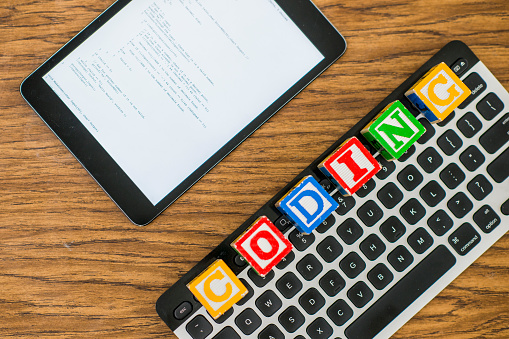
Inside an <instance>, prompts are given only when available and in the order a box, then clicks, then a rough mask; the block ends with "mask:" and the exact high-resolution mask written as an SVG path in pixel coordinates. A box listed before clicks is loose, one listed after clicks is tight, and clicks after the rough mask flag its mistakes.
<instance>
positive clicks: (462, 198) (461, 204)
mask: <svg viewBox="0 0 509 339" xmlns="http://www.w3.org/2000/svg"><path fill="white" fill-rule="evenodd" d="M447 207H448V208H449V210H450V211H451V212H452V214H454V215H455V216H456V218H458V219H460V218H463V217H464V216H465V215H466V214H467V213H468V212H470V210H472V208H473V207H474V205H473V204H472V202H471V201H470V199H468V197H467V196H466V195H465V193H463V192H459V193H456V194H455V195H454V196H453V197H452V198H451V200H449V201H448V202H447Z"/></svg>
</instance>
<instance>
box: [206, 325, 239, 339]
mask: <svg viewBox="0 0 509 339" xmlns="http://www.w3.org/2000/svg"><path fill="white" fill-rule="evenodd" d="M212 339H241V338H240V335H239V334H238V333H237V332H235V330H234V329H233V328H231V327H230V326H226V327H225V328H223V329H222V330H221V331H220V332H219V333H218V334H216V335H215V336H214V337H213V338H212Z"/></svg>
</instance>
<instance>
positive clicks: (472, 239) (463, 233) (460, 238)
mask: <svg viewBox="0 0 509 339" xmlns="http://www.w3.org/2000/svg"><path fill="white" fill-rule="evenodd" d="M480 241H481V235H480V234H479V233H477V231H476V230H475V229H474V228H473V227H472V225H470V224H469V223H468V222H466V223H464V224H463V225H461V226H460V227H459V228H458V229H457V230H456V231H454V232H453V233H452V234H451V235H450V236H449V244H451V246H452V247H453V248H454V250H455V251H456V252H457V253H458V254H459V255H466V254H467V253H468V252H470V251H471V250H472V249H473V248H474V247H475V246H476V245H477V244H478V243H479V242H480Z"/></svg>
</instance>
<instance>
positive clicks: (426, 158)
mask: <svg viewBox="0 0 509 339" xmlns="http://www.w3.org/2000/svg"><path fill="white" fill-rule="evenodd" d="M417 162H418V163H419V165H420V166H421V167H422V169H423V170H424V171H425V172H426V173H433V172H435V171H436V169H437V168H439V167H440V166H441V165H442V163H443V162H444V159H443V158H442V156H441V155H440V154H439V153H438V152H437V150H436V149H435V148H433V147H428V148H426V149H425V150H424V152H422V153H421V154H419V156H418V157H417Z"/></svg>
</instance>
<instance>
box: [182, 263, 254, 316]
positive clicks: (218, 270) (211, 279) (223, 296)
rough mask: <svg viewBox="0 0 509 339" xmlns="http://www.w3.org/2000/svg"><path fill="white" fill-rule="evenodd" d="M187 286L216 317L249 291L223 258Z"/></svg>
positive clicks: (211, 314)
mask: <svg viewBox="0 0 509 339" xmlns="http://www.w3.org/2000/svg"><path fill="white" fill-rule="evenodd" d="M187 288H189V290H190V291H191V293H193V295H194V296H195V297H196V299H198V301H199V302H200V303H201V304H202V305H203V306H204V307H205V309H206V310H207V312H209V314H210V316H211V317H212V318H214V319H217V318H219V317H220V316H221V315H222V314H224V313H225V312H226V311H228V310H229V309H230V308H231V307H232V306H233V305H234V304H235V303H236V302H238V301H239V300H240V299H242V297H243V296H245V295H246V294H247V293H248V290H247V288H246V287H245V286H244V285H243V284H242V282H241V281H240V280H239V279H238V278H237V276H236V275H235V274H234V273H233V272H232V270H231V269H230V268H229V267H228V266H227V265H226V263H225V262H224V261H223V260H221V259H218V260H216V261H215V262H214V263H213V264H212V265H210V266H209V267H208V268H207V269H206V270H205V271H203V272H202V273H201V274H200V275H198V276H197V277H196V278H194V279H193V280H192V281H191V282H190V283H189V284H188V285H187Z"/></svg>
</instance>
